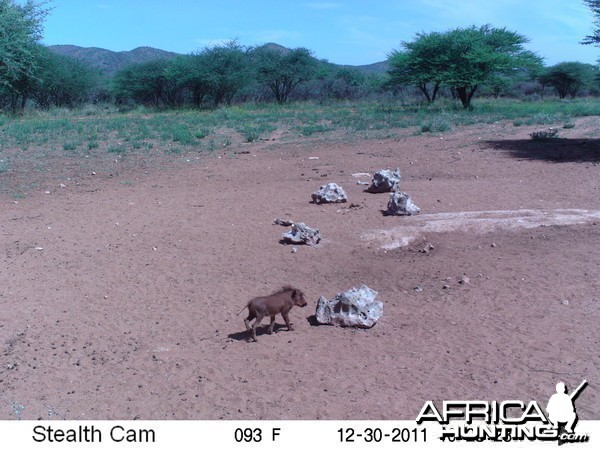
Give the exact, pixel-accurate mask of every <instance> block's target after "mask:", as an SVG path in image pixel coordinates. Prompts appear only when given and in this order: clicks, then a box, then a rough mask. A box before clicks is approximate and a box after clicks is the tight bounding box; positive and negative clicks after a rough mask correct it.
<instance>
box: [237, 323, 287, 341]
mask: <svg viewBox="0 0 600 450" xmlns="http://www.w3.org/2000/svg"><path fill="white" fill-rule="evenodd" d="M242 326H243V323H242ZM293 326H294V324H293V322H292V327H293ZM268 330H269V324H268V323H267V324H266V325H263V324H260V325H259V326H258V327H256V338H258V337H259V336H262V335H264V334H266V335H268V334H269V333H268ZM279 331H287V325H285V324H281V323H277V322H275V326H274V327H273V333H278V332H279ZM251 335H252V334H251V332H250V331H248V330H244V331H240V332H239V333H231V334H228V335H227V337H228V338H229V339H235V340H236V341H249V340H250V337H251Z"/></svg>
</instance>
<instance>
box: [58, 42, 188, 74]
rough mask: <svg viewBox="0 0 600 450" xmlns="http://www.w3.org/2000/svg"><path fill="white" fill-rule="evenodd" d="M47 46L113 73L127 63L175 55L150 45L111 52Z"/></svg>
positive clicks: (72, 46)
mask: <svg viewBox="0 0 600 450" xmlns="http://www.w3.org/2000/svg"><path fill="white" fill-rule="evenodd" d="M48 48H49V49H50V50H51V51H53V52H55V53H58V54H60V55H64V56H70V57H72V58H75V59H78V60H80V61H82V62H83V63H85V64H88V65H89V66H90V67H94V68H97V69H100V70H102V71H103V72H105V73H107V74H113V73H115V72H117V71H118V70H120V69H122V68H123V67H126V66H128V65H129V64H134V63H144V62H147V61H152V60H155V59H164V58H173V57H175V56H177V53H173V52H167V51H165V50H160V49H157V48H152V47H138V48H135V49H133V50H130V51H125V52H113V51H112V50H106V49H104V48H97V47H79V46H77V45H50V46H48Z"/></svg>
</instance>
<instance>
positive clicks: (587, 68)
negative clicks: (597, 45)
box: [539, 61, 598, 99]
mask: <svg viewBox="0 0 600 450" xmlns="http://www.w3.org/2000/svg"><path fill="white" fill-rule="evenodd" d="M597 75H598V69H597V68H596V67H595V66H592V65H591V64H585V63H581V62H576V61H573V62H562V63H558V64H555V65H554V66H552V67H549V68H548V69H546V71H545V73H543V74H542V75H540V77H539V81H540V83H542V84H543V85H550V86H552V87H553V88H554V89H555V90H556V93H557V94H558V96H559V97H560V98H561V99H563V98H565V97H566V96H567V95H569V96H570V97H571V98H574V97H576V96H577V94H578V93H579V92H580V91H581V90H582V89H583V88H585V87H586V86H590V85H592V84H593V83H594V80H595V79H596V77H597Z"/></svg>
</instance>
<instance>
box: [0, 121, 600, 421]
mask: <svg viewBox="0 0 600 450" xmlns="http://www.w3.org/2000/svg"><path fill="white" fill-rule="evenodd" d="M596 124H597V121H596V118H588V119H581V120H579V121H577V123H576V127H575V128H573V129H571V130H562V131H561V135H562V136H563V137H564V139H558V140H553V141H551V142H533V141H531V140H530V139H529V133H530V132H531V131H533V129H534V128H532V127H518V128H517V127H513V126H512V125H510V124H508V123H507V124H495V125H476V126H471V127H466V128H461V129H459V130H456V131H454V132H449V133H445V134H444V135H430V134H427V135H421V136H412V135H409V133H408V132H407V133H406V136H405V137H402V138H393V139H391V138H390V139H377V140H366V139H363V140H355V141H354V142H350V143H349V142H348V141H347V140H346V141H339V140H336V139H334V138H333V137H330V138H326V137H320V138H313V139H305V140H298V141H287V142H286V141H284V140H281V139H279V138H278V137H276V138H275V140H270V141H262V142H258V143H253V144H246V145H241V144H240V145H237V146H233V147H231V148H227V149H225V150H222V151H220V152H218V153H216V154H214V155H212V156H207V157H204V158H203V159H201V160H200V162H199V163H197V164H189V165H186V164H171V165H169V164H167V163H165V164H164V167H161V164H150V165H140V164H136V165H132V166H131V167H128V168H124V169H123V170H116V169H115V171H114V173H112V176H111V175H110V174H108V173H107V172H108V171H110V170H108V171H107V170H104V169H103V168H102V167H99V168H98V169H97V173H98V175H96V176H92V175H90V172H89V170H93V162H88V163H87V164H88V165H86V166H85V168H82V169H80V171H81V172H80V173H77V172H76V171H77V170H78V169H77V167H75V166H76V165H75V166H74V162H73V161H72V160H69V161H68V165H69V166H68V168H69V170H71V171H74V172H69V173H66V172H65V174H64V179H57V178H56V176H55V177H54V178H52V179H50V178H43V179H40V182H39V184H38V187H37V188H32V189H31V191H30V192H29V195H28V196H27V197H26V198H18V199H17V200H15V199H14V198H12V197H10V196H9V195H5V196H4V197H2V198H0V266H1V270H0V286H1V288H0V304H1V306H2V308H1V309H0V344H1V345H2V352H1V354H0V419H38V418H42V419H220V418H224V419H409V420H410V419H414V418H415V417H416V416H417V414H418V412H419V410H420V409H421V407H422V406H423V404H424V402H425V401H426V400H434V401H436V402H441V401H442V400H450V399H481V400H507V399H520V400H522V401H524V402H528V401H530V400H537V401H538V402H540V404H544V405H545V404H546V402H547V401H548V399H549V398H550V396H551V395H552V394H553V393H554V389H555V385H556V383H557V382H558V381H563V382H565V383H566V385H567V386H568V387H569V388H571V389H573V388H575V387H576V386H577V385H579V383H581V381H582V380H583V379H587V380H588V381H589V383H590V385H589V386H588V387H587V388H586V389H585V390H584V391H583V392H582V393H581V395H580V396H579V397H578V398H577V401H576V407H577V412H578V414H579V418H580V420H589V419H596V420H597V419H600V395H599V393H598V387H597V386H598V383H600V356H599V354H600V352H599V349H600V345H599V344H600V334H599V333H598V323H599V317H600V289H599V288H600V281H599V280H600V251H598V250H599V243H600V224H599V222H597V221H596V219H595V218H594V214H597V213H598V211H600V189H599V187H600V165H599V163H600V151H599V143H598V140H597V135H598V128H597V125H596ZM241 151H243V152H246V151H248V152H249V153H241ZM235 152H237V153H235ZM309 157H318V159H309ZM54 164H55V165H56V167H57V168H58V167H59V166H60V165H61V164H62V163H61V161H60V160H57V161H55V162H54ZM117 164H119V163H115V166H116V165H117ZM61 167H62V166H61ZM395 167H400V169H401V171H402V176H403V179H402V182H401V189H402V190H403V191H406V192H408V193H409V194H411V195H412V198H413V200H414V202H415V203H416V204H417V205H419V206H420V207H421V208H422V213H421V215H420V216H415V217H387V216H384V215H383V214H382V210H384V209H385V207H386V203H387V197H388V195H387V194H368V193H366V192H364V188H365V186H363V185H358V184H357V183H356V182H357V178H356V177H353V176H352V174H355V173H359V172H368V173H373V172H374V171H376V170H379V169H382V168H395ZM63 169H64V167H63ZM64 170H66V169H64ZM58 173H61V172H60V171H58ZM0 176H8V175H7V174H0ZM10 176H16V175H10ZM27 176H28V177H33V176H34V175H33V174H27ZM40 176H41V175H40ZM61 176H62V175H61ZM67 177H69V178H70V179H68V178H67ZM74 179H76V180H77V182H75V181H73V180H74ZM362 180H365V179H364V178H362ZM366 181H369V179H368V178H367V179H366ZM325 182H336V183H338V184H340V185H342V186H343V187H344V188H345V190H346V192H347V193H348V196H349V199H350V201H349V203H346V204H341V205H315V204H311V203H310V202H309V201H310V194H311V193H312V192H314V191H315V190H317V189H318V187H319V186H320V185H321V184H324V183H325ZM60 184H63V185H64V186H65V187H60ZM46 192H48V193H46ZM556 209H569V210H571V209H576V210H584V211H583V212H581V211H579V213H578V214H579V215H582V216H583V219H582V220H580V221H579V222H580V223H576V224H571V225H564V224H557V223H555V222H552V220H550V219H549V220H548V222H547V223H546V222H545V221H544V219H543V217H542V219H537V220H539V221H540V223H539V225H536V226H534V227H532V228H525V227H522V228H521V227H520V226H518V225H519V223H520V221H521V219H518V218H517V220H516V222H517V227H516V228H514V227H513V228H511V229H508V228H506V229H505V227H503V226H502V225H501V224H500V222H501V221H500V220H499V219H498V225H497V226H494V227H492V229H488V231H485V230H484V229H478V228H477V227H478V225H473V226H470V225H468V224H465V227H464V229H463V228H462V227H458V229H453V230H450V229H449V230H450V231H448V230H445V229H443V228H442V229H440V230H436V231H431V230H425V231H423V233H422V234H420V235H419V236H418V237H417V238H416V239H415V240H413V241H412V242H411V243H410V244H409V245H408V246H406V247H400V248H393V246H392V247H389V248H391V249H388V250H386V249H384V248H382V243H381V242H380V241H378V240H377V239H376V238H372V239H369V238H368V236H369V235H370V236H377V235H380V234H381V230H389V229H394V228H396V229H398V227H404V226H407V225H415V224H419V223H420V224H423V223H426V222H427V221H428V217H430V216H428V215H432V216H431V218H434V217H436V216H435V214H437V213H460V212H468V211H495V213H490V214H489V216H490V217H491V220H492V222H493V221H494V220H495V219H494V217H495V214H497V213H496V212H498V211H514V213H513V214H515V215H516V216H517V217H520V216H519V214H521V213H520V212H519V211H520V210H532V211H536V212H542V214H541V215H542V216H544V214H543V213H544V212H545V213H548V217H552V215H553V214H554V213H553V211H554V210H556ZM538 215H539V214H538ZM586 217H587V218H586ZM276 218H284V219H291V220H294V221H304V222H306V223H307V224H308V225H310V226H313V227H317V228H319V229H320V230H321V233H322V235H323V241H322V243H321V244H319V245H318V246H316V247H303V246H301V247H299V248H298V251H297V252H296V253H292V251H291V247H290V246H286V245H282V244H281V243H280V242H279V240H280V237H281V233H282V232H284V231H286V230H287V229H286V228H284V227H281V226H277V225H275V224H273V221H274V219H276ZM418 221H420V222H418ZM480 228H481V227H480ZM407 229H408V228H407ZM370 232H372V233H371V234H369V233H370ZM427 243H431V244H432V245H433V247H434V248H433V249H432V250H431V251H429V252H427V253H425V252H422V251H420V250H422V249H423V248H424V247H425V245H426V244H427ZM463 275H466V276H467V277H468V278H469V282H468V283H463V284H461V283H459V280H460V279H461V276H463ZM363 283H364V284H367V285H368V286H369V287H371V288H373V289H375V290H376V291H378V292H379V297H378V299H380V300H381V301H383V303H384V312H383V317H382V318H381V320H380V321H379V322H378V323H377V324H376V325H375V326H374V327H373V328H371V329H368V330H357V329H345V328H336V327H332V326H315V325H314V322H313V320H312V318H311V316H312V315H313V314H314V312H315V306H316V302H317V299H318V298H319V296H321V295H323V296H325V297H327V298H332V297H333V296H334V295H335V294H336V293H337V292H340V291H345V290H347V289H350V288H352V287H358V286H360V285H361V284H363ZM284 284H292V285H294V286H296V287H298V288H300V289H302V290H303V291H304V292H305V293H306V295H307V300H308V301H309V305H308V306H307V307H306V308H303V309H300V308H294V309H292V311H291V313H290V316H291V318H292V322H293V323H294V325H295V330H294V331H292V332H288V331H287V330H286V329H285V328H284V327H280V329H279V331H278V332H277V333H275V334H273V335H267V334H266V333H265V328H266V325H268V320H265V321H264V328H263V329H261V332H260V333H259V335H258V342H257V343H250V342H248V341H247V333H246V332H245V329H244V324H243V318H244V316H243V315H239V316H237V315H236V314H237V313H238V311H239V310H240V309H241V308H242V307H243V306H244V305H245V304H246V302H247V300H248V299H250V298H252V297H254V296H258V295H265V294H269V293H271V292H273V291H275V290H277V289H278V288H279V287H281V286H282V285H284ZM417 287H419V288H420V289H421V290H419V289H417V290H415V288H417ZM277 320H278V323H282V320H281V317H278V319H277Z"/></svg>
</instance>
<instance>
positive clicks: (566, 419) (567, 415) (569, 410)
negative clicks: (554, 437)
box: [546, 380, 587, 441]
mask: <svg viewBox="0 0 600 450" xmlns="http://www.w3.org/2000/svg"><path fill="white" fill-rule="evenodd" d="M586 386H587V380H583V382H582V383H581V384H580V385H579V386H578V387H577V389H575V390H574V391H573V393H572V394H570V395H569V394H568V393H567V387H566V386H565V383H563V382H560V383H557V384H556V394H554V395H552V397H550V400H548V406H546V411H548V419H550V422H551V423H552V425H554V428H556V429H557V430H558V439H559V440H564V441H570V440H573V438H576V437H577V435H575V433H574V431H573V429H574V428H575V423H577V412H576V411H575V405H574V401H575V399H576V398H577V396H578V395H579V394H580V392H581V391H582V390H583V388H585V387H586ZM561 424H565V426H564V431H565V433H566V434H565V433H562V432H561V431H562V427H561V426H560V425H561Z"/></svg>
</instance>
